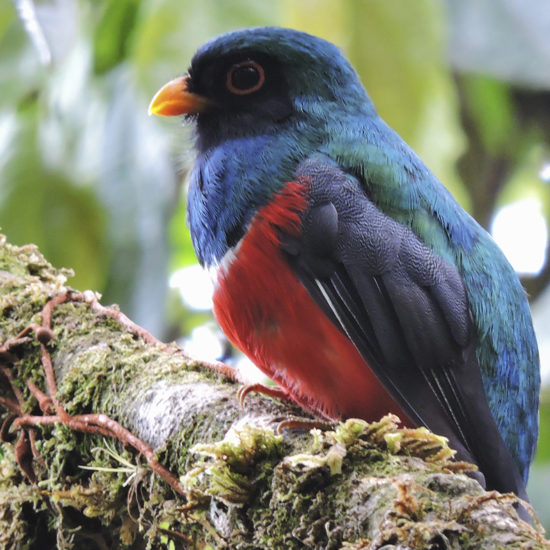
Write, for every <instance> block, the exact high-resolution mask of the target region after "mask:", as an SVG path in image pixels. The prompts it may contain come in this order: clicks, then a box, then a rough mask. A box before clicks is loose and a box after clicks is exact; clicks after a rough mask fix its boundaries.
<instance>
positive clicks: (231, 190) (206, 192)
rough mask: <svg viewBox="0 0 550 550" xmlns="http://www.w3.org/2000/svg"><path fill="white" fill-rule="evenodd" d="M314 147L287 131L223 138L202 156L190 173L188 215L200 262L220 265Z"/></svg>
mask: <svg viewBox="0 0 550 550" xmlns="http://www.w3.org/2000/svg"><path fill="white" fill-rule="evenodd" d="M312 149H313V150H314V149H315V147H314V144H312V143H310V142H309V140H308V139H307V138H304V139H301V140H300V139H299V140H297V139H296V137H292V138H291V137H290V136H289V135H288V134H287V133H286V132H281V133H278V134H275V133H274V134H270V135H263V136H255V137H250V138H248V137H246V138H234V139H228V140H226V141H224V142H223V143H222V144H219V145H218V146H217V147H215V148H213V149H211V150H208V151H204V152H203V153H202V154H200V156H199V158H198V161H197V163H196V164H195V167H194V170H193V172H192V175H191V181H190V186H189V202H188V205H189V206H188V219H189V226H190V229H191V236H192V239H193V245H194V247H195V251H196V253H197V256H198V258H199V261H200V262H201V263H202V264H203V265H206V266H212V265H215V264H217V263H219V262H220V261H221V259H222V257H223V256H224V255H225V254H226V253H227V252H228V250H230V249H231V248H232V247H234V246H235V245H236V244H237V243H238V241H239V240H240V238H241V237H242V236H243V235H244V233H245V231H246V229H247V226H248V225H249V224H250V222H251V220H252V218H253V217H254V214H255V213H256V212H257V211H258V210H259V209H260V208H261V207H262V206H265V205H266V204H268V202H269V201H270V199H271V198H272V197H273V195H274V194H275V193H277V192H278V191H279V190H281V189H282V188H283V186H284V185H285V183H287V182H289V181H292V179H293V178H294V173H295V170H296V167H297V165H298V163H299V162H300V160H301V159H303V158H305V157H306V156H307V155H308V152H309V151H310V150H312Z"/></svg>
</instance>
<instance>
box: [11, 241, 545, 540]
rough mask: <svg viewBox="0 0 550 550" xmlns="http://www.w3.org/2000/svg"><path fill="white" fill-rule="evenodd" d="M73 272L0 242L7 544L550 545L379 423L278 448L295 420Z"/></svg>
mask: <svg viewBox="0 0 550 550" xmlns="http://www.w3.org/2000/svg"><path fill="white" fill-rule="evenodd" d="M67 274H68V272H67V271H64V270H56V269H54V268H52V267H51V266H50V265H49V264H48V263H47V262H46V260H44V258H43V257H42V256H41V254H40V253H39V251H38V250H37V249H36V248H35V247H34V246H31V245H29V246H25V247H22V248H17V247H14V246H11V245H9V244H7V243H6V241H5V239H3V238H1V239H0V369H1V371H0V413H1V415H2V418H1V419H2V422H3V427H2V430H1V433H0V435H1V437H2V440H3V443H2V446H1V447H0V546H1V547H2V548H14V549H15V548H17V549H26V548H36V549H38V548H40V549H43V548H56V547H57V548H78V549H87V548H90V549H91V548H99V549H104V548H136V549H137V548H195V547H197V548H239V549H257V548H327V549H329V548H330V549H332V548H334V549H337V548H373V549H374V548H382V547H383V548H386V549H388V548H432V549H443V548H463V547H467V548H484V549H492V548H502V547H506V548H550V544H549V543H548V542H547V541H545V540H544V539H543V537H542V536H541V534H540V528H539V527H538V526H537V527H536V528H534V527H532V526H530V525H528V524H527V523H525V522H523V521H521V520H520V519H518V517H517V514H516V511H515V509H514V506H513V504H514V503H515V502H516V498H515V497H513V496H510V495H500V494H498V493H494V492H491V493H487V492H484V491H483V490H482V488H481V487H480V486H479V485H478V483H477V482H476V481H474V480H473V479H471V478H469V477H468V476H467V475H466V474H465V472H467V471H468V469H469V466H468V465H465V464H457V463H454V462H453V461H452V458H451V455H452V451H450V449H448V447H447V446H446V443H445V441H444V440H443V439H442V438H440V437H438V436H435V435H433V434H431V433H429V432H427V431H426V430H424V429H418V430H410V429H399V427H398V425H397V419H396V418H395V417H390V416H388V417H385V418H383V419H382V420H381V421H380V422H377V423H372V424H367V423H366V422H363V421H360V420H348V421H347V422H345V423H340V424H335V425H334V426H332V427H330V429H328V430H325V431H321V430H318V429H314V430H311V431H310V430H305V429H302V430H297V429H283V432H282V435H279V434H277V432H276V431H275V427H276V426H277V424H278V423H279V422H281V421H282V420H285V419H288V418H289V417H293V416H296V415H299V416H300V417H307V414H306V413H303V412H302V411H300V410H299V409H298V408H296V407H293V406H292V405H290V404H288V403H280V402H278V401H275V400H273V399H269V398H266V397H263V396H259V395H255V396H250V397H248V398H247V399H246V402H245V405H244V409H243V408H241V407H240V405H239V402H238V400H237V397H236V393H237V389H238V386H237V384H235V383H234V382H232V381H231V380H229V379H227V378H226V377H224V376H223V375H221V374H219V373H218V372H216V369H215V368H212V366H209V367H208V366H204V365H203V364H202V363H201V362H200V361H195V360H192V359H190V358H189V357H187V356H186V355H185V354H184V353H183V352H182V351H181V350H179V349H178V348H177V347H176V346H175V345H173V344H170V345H165V344H162V343H160V342H157V341H155V339H154V338H152V337H151V336H150V335H148V334H147V333H146V332H145V331H143V330H142V329H139V327H136V326H135V325H133V324H132V323H131V322H130V321H129V320H127V319H126V318H125V317H124V316H123V315H121V314H120V313H118V312H117V310H116V309H113V308H104V307H103V306H100V305H99V304H98V303H97V302H96V300H95V297H94V295H93V294H92V293H90V292H87V293H83V294H82V293H77V292H75V291H72V290H70V289H68V288H67V287H66V286H65V281H66V276H67ZM52 299H53V301H52ZM50 317H51V320H50ZM27 327H29V328H27ZM50 361H51V365H52V366H53V371H52V373H53V372H55V380H56V381H57V393H56V394H55V395H51V393H55V380H53V376H52V377H51V379H48V377H47V373H48V372H49V371H48V365H49V362H50ZM46 394H48V395H49V397H48V395H46ZM105 415H107V416H108V417H109V418H107V417H106V416H105ZM114 421H118V424H117V423H116V422H114ZM127 430H129V432H128V431H127ZM130 432H131V433H130ZM135 436H137V438H139V439H140V440H141V441H139V440H138V439H136V437H135ZM136 448H137V449H139V452H138V451H136ZM156 460H158V462H156ZM159 463H161V464H162V465H164V467H165V468H166V470H163V469H162V467H161V466H160V464H159ZM168 472H171V474H172V475H171V474H170V473H168Z"/></svg>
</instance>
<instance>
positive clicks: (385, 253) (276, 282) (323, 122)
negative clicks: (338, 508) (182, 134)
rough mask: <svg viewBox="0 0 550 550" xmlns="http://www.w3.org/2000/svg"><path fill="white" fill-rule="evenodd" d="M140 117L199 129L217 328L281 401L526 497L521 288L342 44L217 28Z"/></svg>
mask: <svg viewBox="0 0 550 550" xmlns="http://www.w3.org/2000/svg"><path fill="white" fill-rule="evenodd" d="M149 109H150V113H151V114H156V115H161V116H178V115H181V116H183V118H184V120H186V121H189V123H190V124H191V125H192V127H193V129H194V141H193V148H194V151H195V162H194V166H193V168H192V171H191V174H190V178H189V179H190V181H189V189H188V206H187V216H188V224H189V228H190V232H191V238H192V242H193V246H194V249H195V252H196V255H197V257H198V260H199V262H200V263H201V265H202V266H203V267H204V268H205V269H207V270H208V271H209V272H210V273H211V275H212V277H213V279H214V284H215V290H214V296H213V303H214V314H215V317H216V319H217V321H218V323H219V324H220V326H221V328H222V329H223V331H224V332H225V334H226V335H227V337H228V338H229V339H230V340H231V341H232V342H233V343H234V344H235V345H236V346H237V347H238V348H239V349H240V350H242V351H243V352H244V353H245V354H246V355H247V356H248V357H249V358H250V359H251V360H252V361H253V362H254V363H255V364H256V365H257V366H258V367H259V368H260V369H261V370H262V371H263V372H264V373H265V374H267V375H268V376H269V377H270V378H271V379H272V380H273V381H275V382H276V383H277V384H278V385H279V388H280V391H281V394H283V395H286V396H287V397H288V398H290V399H291V400H293V401H294V402H296V403H298V404H299V405H301V406H303V407H304V408H306V409H308V410H310V411H312V412H314V413H317V414H319V415H321V416H322V417H324V418H330V419H346V418H362V419H365V420H367V421H373V420H377V419H378V418H380V417H381V416H383V415H384V414H387V413H388V412H392V413H395V414H397V415H398V416H399V417H400V418H401V419H402V420H403V422H404V424H405V425H407V426H414V427H419V426H425V427H426V428H428V429H429V430H431V431H433V432H435V433H437V434H440V435H443V436H445V437H446V438H447V439H448V440H449V445H450V446H451V447H452V448H453V449H454V450H455V451H456V455H455V457H456V458H457V459H458V460H465V461H468V462H471V463H473V464H475V465H477V467H478V469H479V472H480V478H479V480H480V483H482V484H483V485H484V486H485V487H486V488H487V489H494V490H498V491H500V492H513V493H515V494H516V495H518V496H519V497H520V498H523V499H527V494H526V490H525V485H526V483H527V479H528V473H529V467H530V463H531V461H532V459H533V455H534V452H535V449H536V443H537V438H538V400H539V388H540V369H539V357H538V349H537V343H536V339H535V336H534V331H533V325H532V319H531V314H530V310H529V305H528V300H527V297H526V293H525V291H524V290H523V288H522V286H521V284H520V282H519V280H518V277H517V275H516V273H515V272H514V270H513V268H512V267H511V265H510V264H509V263H508V261H507V260H506V258H505V256H504V254H503V253H502V252H501V250H500V249H499V248H498V246H497V245H496V244H495V242H494V241H493V239H492V238H491V236H490V235H489V234H488V233H487V232H486V231H485V230H484V229H483V228H482V227H481V226H480V225H479V224H478V223H477V222H476V221H475V220H474V219H473V218H472V217H471V216H470V215H469V214H468V213H467V212H466V211H465V210H464V209H463V208H462V207H461V206H460V205H459V204H458V203H457V201H456V200H455V199H454V198H453V197H452V195H451V194H450V192H449V191H448V190H447V189H446V188H445V187H444V186H443V184H442V183H440V182H439V181H438V179H437V178H436V177H435V175H434V174H433V173H432V172H431V171H430V170H429V169H428V168H427V167H426V165H425V164H424V163H423V162H422V161H421V160H420V158H419V157H418V156H417V155H416V154H415V153H414V152H413V150H412V149H411V148H410V147H409V146H408V145H407V144H406V143H405V142H404V141H403V140H402V138H401V137H399V135H398V134H397V133H396V132H395V131H394V130H392V129H391V128H390V127H389V126H388V125H387V124H386V123H385V122H384V121H383V120H382V118H381V117H380V116H379V115H378V114H377V112H376V109H375V107H374V105H373V103H372V101H371V99H370V97H369V95H368V94H367V92H366V90H365V88H364V87H363V85H362V83H361V81H360V78H359V76H358V75H357V73H356V71H355V70H354V68H353V67H352V65H351V64H350V62H349V61H348V60H347V59H346V58H345V56H344V55H343V54H342V52H341V51H340V49H339V48H338V47H337V46H335V45H334V44H332V43H330V42H328V41H325V40H324V39H321V38H319V37H316V36H313V35H310V34H307V33H304V32H301V31H297V30H293V29H287V28H280V27H256V28H246V29H242V30H237V31H233V32H229V33H226V34H222V35H220V36H218V37H215V38H213V39H212V40H210V41H209V42H207V43H206V44H205V45H203V46H202V47H200V48H199V49H198V50H197V52H196V53H195V55H194V56H193V58H192V60H191V63H190V67H189V69H188V71H187V72H186V73H185V74H184V75H183V76H179V77H177V78H175V79H174V80H172V81H170V82H168V83H167V84H166V85H164V86H163V87H161V88H160V89H159V91H158V92H157V94H156V95H155V96H154V98H153V100H152V101H151V104H150V108H149Z"/></svg>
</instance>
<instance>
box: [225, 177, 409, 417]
mask: <svg viewBox="0 0 550 550" xmlns="http://www.w3.org/2000/svg"><path fill="white" fill-rule="evenodd" d="M307 192H308V186H307V184H306V183H305V182H291V183H289V184H287V185H286V187H285V188H284V189H283V190H282V191H281V192H280V193H278V194H277V195H276V196H275V197H274V199H273V200H272V201H271V202H270V203H269V204H268V205H267V206H265V207H263V208H262V209H261V210H259V212H258V213H257V214H256V216H255V218H254V220H253V222H252V224H251V226H250V228H249V230H248V231H247V233H246V235H245V236H244V237H243V239H242V240H241V241H240V243H239V244H238V245H237V247H236V248H235V249H234V250H233V251H232V252H230V253H229V254H230V255H231V257H229V256H227V257H226V258H224V262H223V263H222V266H221V267H220V269H219V271H218V280H217V285H216V290H215V293H214V314H215V316H216V318H217V320H218V322H219V324H220V326H221V328H222V329H223V331H224V332H225V334H226V335H227V336H228V338H229V339H230V340H231V341H232V342H233V343H234V344H235V345H236V346H237V347H238V348H239V349H240V350H242V351H243V353H245V354H246V355H247V356H248V357H249V358H250V359H251V360H252V361H253V362H254V363H255V364H256V365H257V366H258V367H259V368H260V369H261V370H262V371H263V372H264V373H265V374H266V375H267V376H269V377H270V378H271V379H272V380H274V381H275V382H277V383H278V384H279V385H280V386H281V387H283V388H284V389H285V390H287V391H288V394H289V396H290V397H291V398H292V399H294V400H295V401H296V402H297V403H299V404H301V405H302V406H304V407H305V408H307V409H310V410H313V411H315V412H318V413H321V414H323V415H325V416H328V417H330V418H348V417H356V418H363V419H365V420H369V421H372V420H378V419H379V418H380V417H381V416H383V415H385V414H387V413H388V412H392V413H394V414H397V415H398V416H399V417H400V418H401V419H403V420H404V421H406V420H407V418H406V415H405V414H404V413H403V411H402V410H401V409H400V408H399V406H398V405H397V403H396V402H395V401H394V400H393V399H392V398H391V396H390V395H389V394H388V392H387V391H386V390H385V389H384V388H383V386H382V385H381V384H380V382H379V381H378V379H377V378H376V377H375V375H374V374H373V373H372V371H371V370H370V368H369V367H368V365H367V363H366V362H365V361H364V359H363V358H362V357H361V356H360V354H359V353H358V351H357V350H356V348H355V346H354V345H353V344H352V342H351V341H350V340H349V339H348V338H347V337H346V336H345V335H344V334H343V333H342V332H340V330H338V329H337V328H336V327H335V326H334V325H333V323H332V322H331V321H330V320H329V319H328V317H327V316H326V315H325V314H324V313H323V312H322V310H321V309H320V308H319V307H318V306H317V304H315V302H314V301H313V300H312V298H311V297H310V296H309V294H308V293H307V291H306V289H305V288H304V287H303V286H302V284H301V283H300V281H299V280H298V279H297V277H296V276H295V275H294V273H293V271H292V269H291V268H290V266H289V264H288V262H287V261H286V259H285V256H284V253H283V252H282V250H281V248H280V241H279V235H280V232H281V231H284V232H286V233H288V234H291V235H293V236H299V234H300V228H301V217H300V213H302V212H304V211H305V210H306V208H307ZM407 424H410V422H407Z"/></svg>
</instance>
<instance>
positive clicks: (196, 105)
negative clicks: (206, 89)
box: [149, 75, 212, 116]
mask: <svg viewBox="0 0 550 550" xmlns="http://www.w3.org/2000/svg"><path fill="white" fill-rule="evenodd" d="M211 105H212V102H211V101H209V100H208V99H206V98H205V97H203V96H201V95H198V94H193V93H191V92H189V77H188V76H187V75H184V76H180V77H178V78H174V80H171V81H170V82H168V83H167V84H165V85H164V86H163V87H162V88H161V89H160V90H159V91H158V92H157V93H156V94H155V97H153V99H152V100H151V104H150V105H149V114H150V115H160V116H177V115H189V114H194V113H201V112H203V111H205V110H206V109H208V108H209V107H210V106H211Z"/></svg>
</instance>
